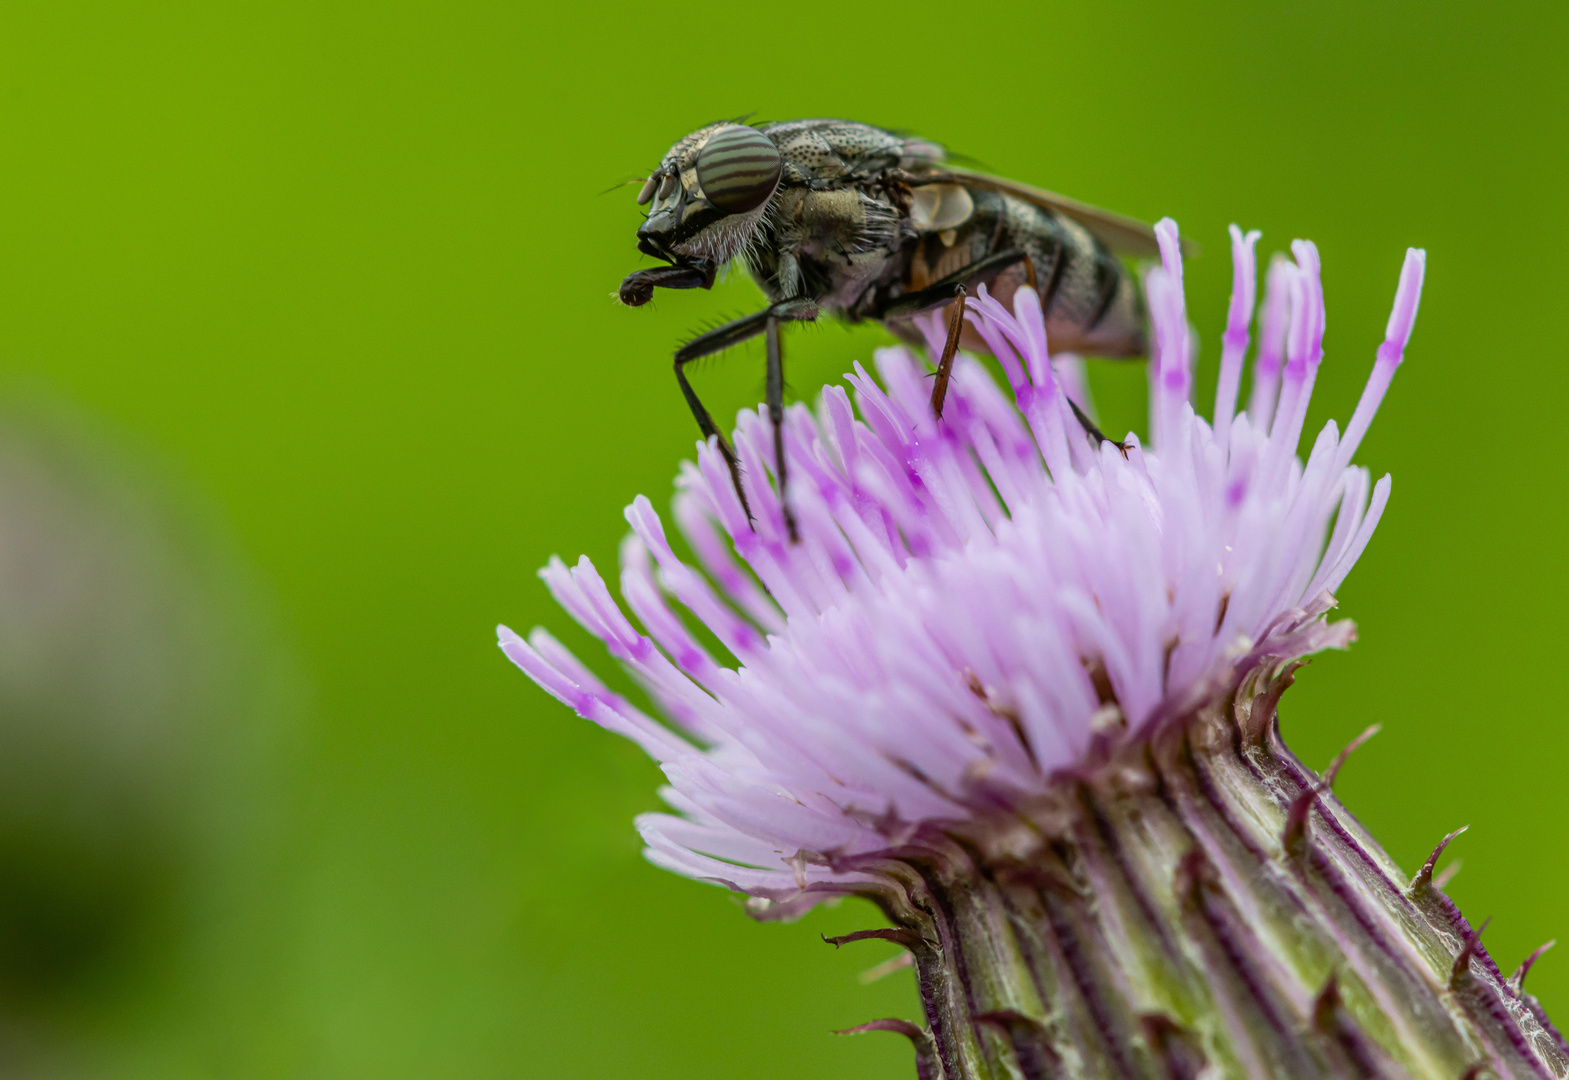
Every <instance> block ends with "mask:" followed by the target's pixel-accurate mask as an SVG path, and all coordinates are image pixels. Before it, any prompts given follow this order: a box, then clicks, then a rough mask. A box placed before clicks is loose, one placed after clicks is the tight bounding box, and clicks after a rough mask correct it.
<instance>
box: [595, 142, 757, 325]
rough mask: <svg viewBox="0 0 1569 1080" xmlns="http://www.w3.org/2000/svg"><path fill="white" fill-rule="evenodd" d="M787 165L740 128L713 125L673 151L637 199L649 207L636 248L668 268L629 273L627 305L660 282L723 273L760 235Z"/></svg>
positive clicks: (696, 280) (705, 283)
mask: <svg viewBox="0 0 1569 1080" xmlns="http://www.w3.org/2000/svg"><path fill="white" fill-rule="evenodd" d="M783 168H784V162H783V160H782V159H781V158H780V156H779V148H778V147H776V146H775V145H774V144H773V143H772V142H770V141H769V139H768V137H767V136H766V135H764V134H763V133H762V132H760V131H757V130H756V129H754V128H749V127H746V126H744V125H742V124H734V123H721V124H711V125H710V126H708V127H706V128H703V129H702V130H700V131H695V132H693V133H692V134H690V135H688V136H687V137H686V138H684V139H682V140H681V141H680V142H678V143H676V144H675V145H674V146H673V147H671V148H670V152H669V153H668V154H666V155H665V157H664V160H663V161H661V162H660V163H659V168H658V169H657V170H656V171H655V172H654V174H653V175H652V176H650V177H649V178H648V180H647V181H646V182H645V183H644V184H643V189H642V190H641V191H640V192H638V196H637V201H638V205H639V206H646V207H648V219H647V220H646V221H644V222H643V225H642V227H641V228H639V229H638V230H637V247H638V250H639V251H641V252H643V254H645V255H652V256H653V257H654V258H656V259H663V260H665V261H666V262H667V263H669V264H670V266H667V267H659V268H657V269H654V270H639V271H638V272H637V273H635V274H631V275H629V276H628V277H627V279H626V280H625V281H623V282H622V283H621V301H622V303H625V304H628V305H631V306H633V307H637V306H639V305H641V304H646V303H647V302H648V300H649V298H650V297H652V296H653V292H654V286H656V285H660V286H664V287H666V288H688V289H690V288H703V289H706V288H708V287H709V286H710V285H712V284H713V282H714V274H715V272H716V271H717V270H718V268H719V267H720V266H722V265H724V264H725V263H727V262H729V261H730V260H731V259H733V258H735V257H736V256H737V255H739V254H740V253H741V252H742V251H743V250H744V249H745V248H746V245H747V242H748V241H749V240H751V238H752V234H753V233H754V232H756V231H757V227H758V223H759V222H761V221H762V219H763V215H764V214H765V213H766V212H767V210H768V204H769V200H770V199H772V198H773V195H774V192H776V191H777V190H778V189H779V177H780V174H781V172H782V171H783Z"/></svg>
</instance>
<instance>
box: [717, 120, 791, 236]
mask: <svg viewBox="0 0 1569 1080" xmlns="http://www.w3.org/2000/svg"><path fill="white" fill-rule="evenodd" d="M783 168H784V162H783V160H781V158H780V157H779V148H778V147H776V146H775V145H774V144H773V143H771V142H769V141H768V138H767V136H765V135H763V134H762V133H761V132H758V131H755V130H753V129H752V128H749V127H742V126H741V125H740V124H733V125H731V126H729V127H725V128H721V129H720V130H719V131H717V132H715V133H714V134H713V136H711V137H710V138H709V140H708V142H707V143H706V144H704V146H703V149H702V151H701V152H700V153H699V154H698V155H697V182H698V185H699V186H701V187H702V189H703V197H704V198H706V199H707V200H708V201H709V202H711V203H713V204H714V206H716V207H718V208H719V209H720V210H723V211H725V212H726V213H730V214H744V213H746V212H747V211H748V210H755V209H757V208H758V207H759V206H761V205H763V203H765V202H767V201H768V197H769V196H770V195H772V194H773V193H774V188H776V187H778V186H779V174H780V172H781V171H782V170H783Z"/></svg>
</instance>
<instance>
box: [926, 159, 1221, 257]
mask: <svg viewBox="0 0 1569 1080" xmlns="http://www.w3.org/2000/svg"><path fill="white" fill-rule="evenodd" d="M941 168H942V172H941V173H933V174H932V176H933V179H934V181H935V182H939V183H940V182H942V181H941V180H938V179H937V178H938V177H939V176H945V177H946V178H947V179H948V180H949V181H950V182H956V183H960V184H963V185H964V186H965V187H969V188H975V189H978V190H981V191H1000V192H1004V193H1006V194H1009V195H1015V196H1018V197H1019V198H1021V199H1023V200H1024V201H1025V202H1029V203H1034V204H1035V205H1036V206H1043V207H1045V208H1046V209H1048V210H1055V211H1057V212H1058V213H1060V214H1064V215H1066V216H1067V217H1070V218H1072V219H1073V220H1074V221H1077V222H1078V223H1079V224H1080V225H1083V226H1084V227H1085V228H1086V229H1088V230H1089V231H1090V232H1091V233H1093V234H1094V235H1095V237H1096V239H1098V240H1099V241H1100V242H1101V243H1103V244H1105V245H1106V246H1107V247H1108V248H1110V249H1111V250H1112V251H1114V252H1116V253H1117V254H1118V255H1132V256H1135V257H1148V256H1154V255H1159V254H1160V245H1159V244H1157V243H1156V242H1155V229H1154V226H1151V225H1146V224H1145V223H1144V222H1142V221H1139V220H1138V219H1137V218H1130V217H1125V216H1124V215H1122V214H1114V213H1112V212H1111V211H1110V210H1102V209H1100V208H1099V207H1095V206H1091V205H1090V204H1089V203H1082V202H1079V201H1078V200H1077V199H1070V198H1068V197H1067V196H1066V195H1058V194H1057V193H1056V192H1052V191H1047V190H1045V189H1044V188H1038V187H1031V186H1030V185H1029V184H1021V183H1019V182H1018V181H1017V180H1005V179H1003V178H1002V177H1000V176H991V175H989V174H987V173H983V172H975V171H974V170H971V169H963V168H956V167H954V166H952V165H943V166H942V167H941ZM1182 253H1183V254H1184V255H1196V254H1198V247H1197V245H1195V244H1194V243H1193V242H1192V241H1190V240H1186V239H1184V240H1183V241H1182Z"/></svg>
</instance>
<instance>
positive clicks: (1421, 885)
mask: <svg viewBox="0 0 1569 1080" xmlns="http://www.w3.org/2000/svg"><path fill="white" fill-rule="evenodd" d="M1470 827H1471V826H1469V825H1462V826H1460V827H1459V828H1458V829H1456V830H1455V831H1454V832H1452V833H1450V834H1449V835H1448V836H1446V837H1444V838H1443V839H1442V840H1440V841H1439V842H1438V846H1437V847H1436V848H1434V849H1433V853H1432V854H1431V855H1429V856H1428V857H1427V862H1425V863H1423V864H1422V869H1420V870H1418V871H1417V872H1416V877H1414V878H1412V879H1411V884H1410V885H1409V886H1407V887H1406V893H1407V895H1412V894H1415V893H1416V892H1418V891H1419V890H1421V889H1426V888H1428V887H1429V886H1431V885H1432V884H1433V867H1435V866H1437V865H1438V860H1439V857H1440V856H1442V855H1443V853H1444V849H1445V848H1446V847H1448V846H1449V843H1450V841H1451V840H1453V839H1454V838H1455V837H1457V836H1459V835H1460V834H1461V833H1463V832H1465V831H1466V830H1467V829H1469V828H1470Z"/></svg>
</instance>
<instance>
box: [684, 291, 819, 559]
mask: <svg viewBox="0 0 1569 1080" xmlns="http://www.w3.org/2000/svg"><path fill="white" fill-rule="evenodd" d="M815 318H817V304H816V303H814V302H813V301H810V300H785V301H782V302H780V303H777V304H774V305H773V306H771V307H769V308H766V309H765V310H763V311H759V312H758V313H757V314H755V315H748V316H746V317H745V318H741V319H736V320H735V321H734V322H728V323H725V324H724V325H723V326H719V327H715V328H714V329H712V330H710V331H708V333H706V334H703V335H701V336H699V337H696V338H693V339H692V340H691V341H689V342H687V343H686V344H685V345H683V346H681V348H679V349H677V350H676V355H675V365H674V366H675V373H676V382H677V383H678V384H679V385H680V387H681V396H682V397H684V398H686V404H687V407H688V408H690V409H691V410H692V416H693V417H694V418H695V419H696V420H697V427H698V430H700V431H701V432H702V433H703V437H704V438H705V439H707V438H713V439H714V440H715V441H717V442H718V444H719V454H720V456H721V457H723V458H724V459H725V466H726V467H727V468H728V469H729V470H730V482H731V484H732V485H734V487H735V493H736V496H737V497H738V498H739V499H740V500H741V509H742V510H744V511H745V512H746V520H747V521H748V522H751V521H753V520H754V519H753V517H752V506H751V504H750V503H749V502H748V501H747V498H746V489H745V488H744V487H743V486H742V485H741V462H740V460H739V459H738V458H737V457H736V454H735V448H734V447H732V446H731V445H730V440H728V439H726V438H725V436H724V432H722V431H720V430H719V427H718V425H716V424H715V423H714V418H713V417H712V416H710V415H709V413H708V409H707V408H706V407H704V405H703V403H702V401H700V400H699V399H698V396H697V391H695V390H693V389H692V384H691V382H690V381H688V379H687V377H686V371H685V368H686V365H688V364H690V363H691V362H692V361H693V360H697V359H700V358H702V357H704V356H712V355H713V354H714V353H717V352H722V351H724V350H725V349H728V348H730V347H731V346H732V345H739V344H741V343H742V342H744V341H748V340H750V339H751V338H754V337H756V336H757V335H758V334H761V333H764V332H765V331H767V332H769V334H770V347H769V365H770V367H769V370H770V373H772V371H773V367H774V358H775V356H776V355H777V352H778V345H777V339H778V329H777V324H778V323H779V322H782V321H788V320H803V321H810V320H812V319H815ZM769 392H770V399H771V400H772V394H773V380H772V375H770V382H769ZM783 395H784V380H783V376H782V373H781V377H780V379H779V400H780V411H779V412H778V413H776V414H774V428H775V431H776V433H777V431H778V429H779V420H780V418H781V417H782V415H783ZM771 400H770V411H771V412H772V404H771ZM775 445H776V447H782V445H783V444H782V441H781V439H780V437H779V436H778V435H777V434H776V435H775ZM779 459H780V465H781V468H780V474H779V475H780V478H781V479H780V488H781V496H782V494H783V487H784V482H783V477H784V472H783V467H782V465H783V452H782V450H781V451H780V452H779ZM786 521H787V522H788V523H789V524H790V526H791V536H792V539H793V538H794V522H793V520H792V519H791V518H790V517H789V512H788V510H787V511H786Z"/></svg>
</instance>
